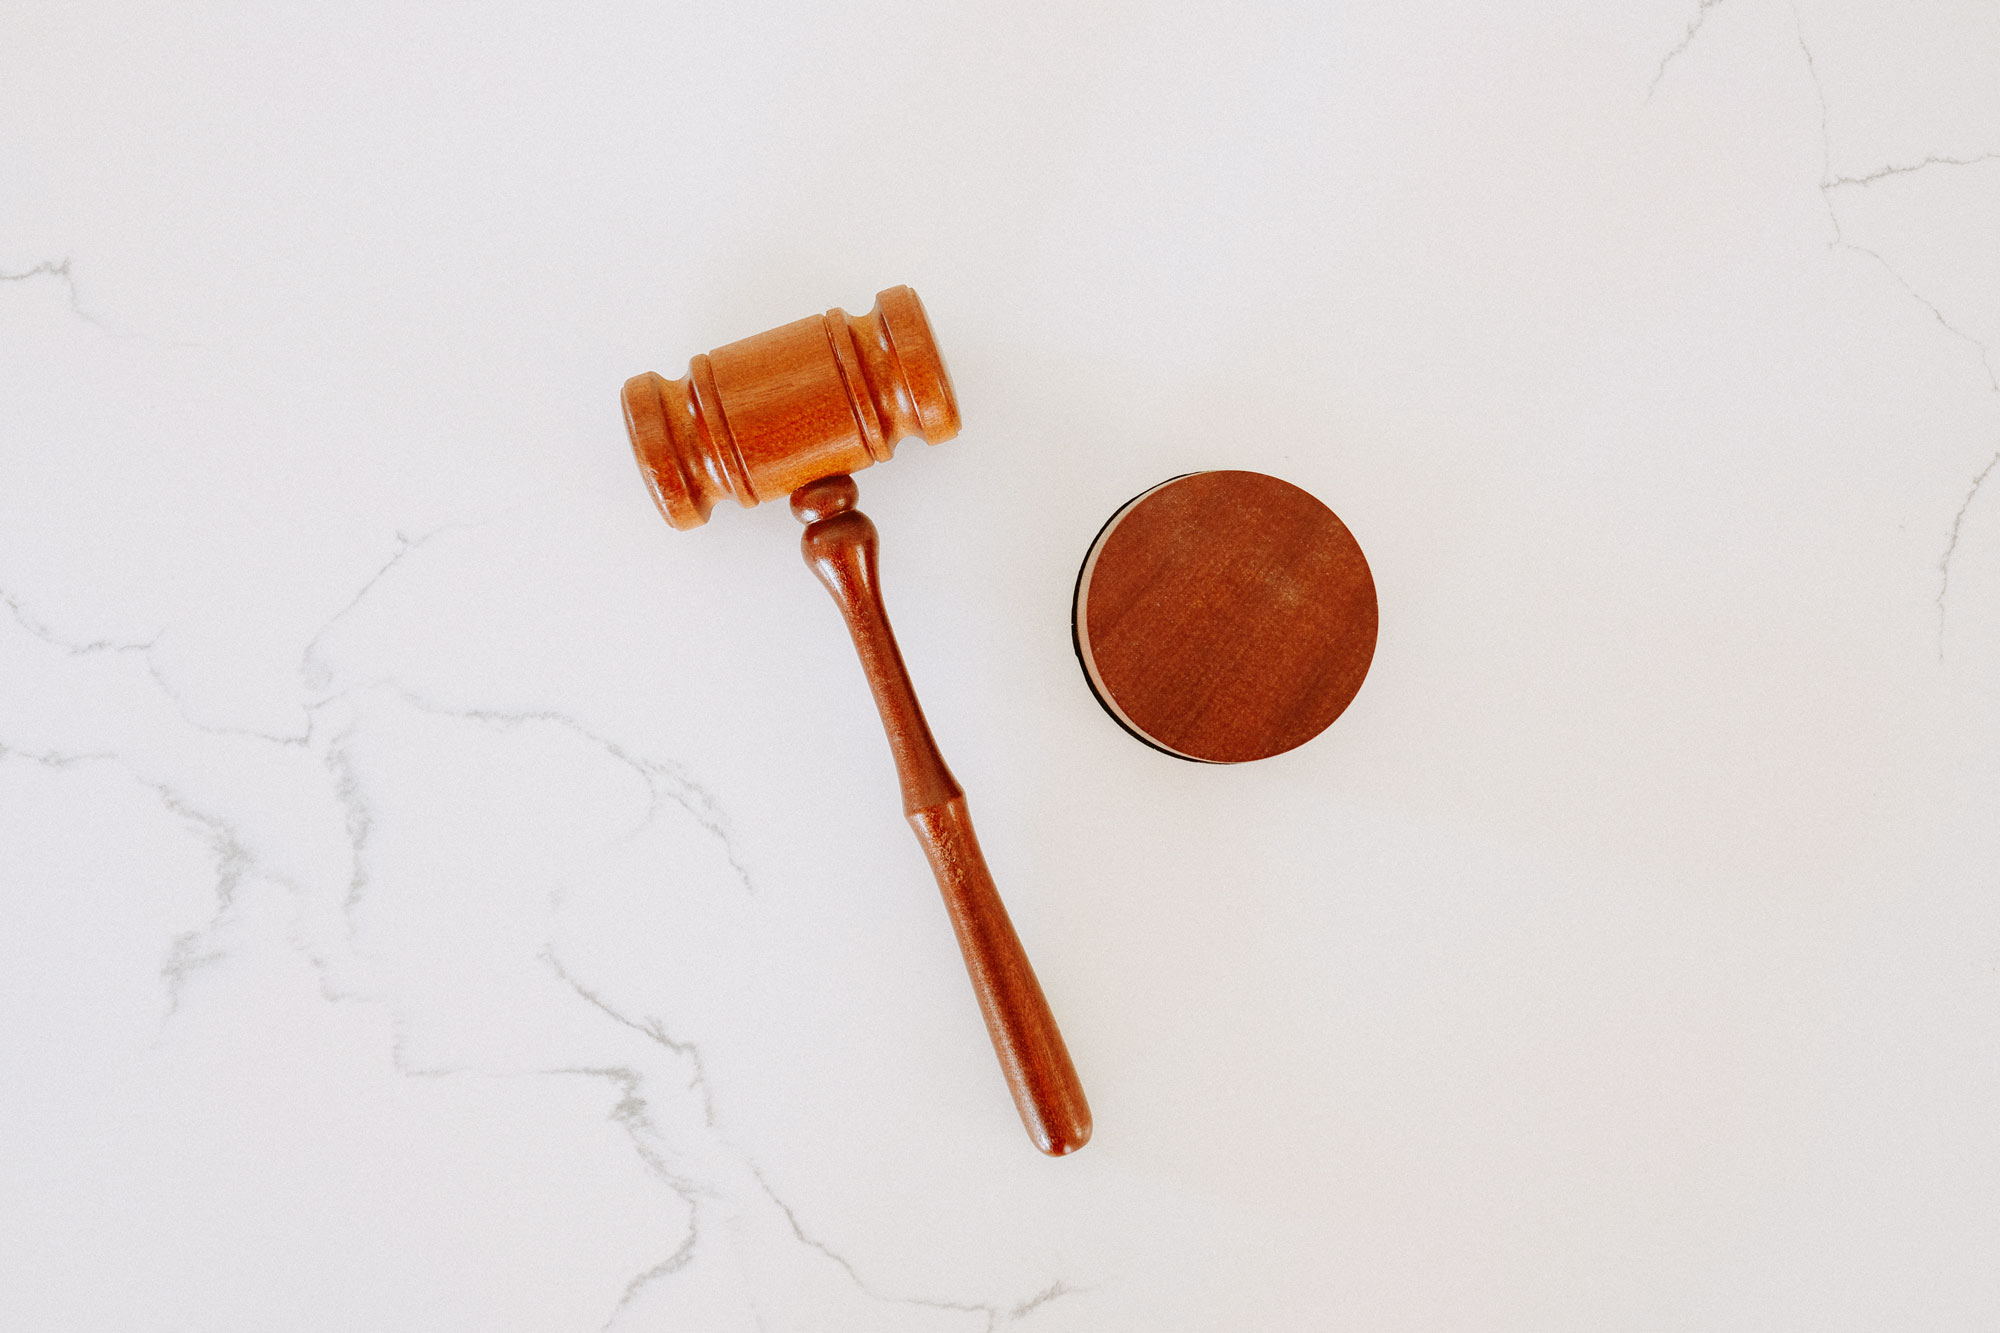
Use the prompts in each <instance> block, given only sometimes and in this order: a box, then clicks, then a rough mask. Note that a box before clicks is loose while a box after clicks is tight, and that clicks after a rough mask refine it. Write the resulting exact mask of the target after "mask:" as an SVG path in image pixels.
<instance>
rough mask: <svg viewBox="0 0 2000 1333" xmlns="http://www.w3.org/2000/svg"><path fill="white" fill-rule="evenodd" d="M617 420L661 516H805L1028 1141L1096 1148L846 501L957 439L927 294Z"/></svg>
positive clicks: (861, 518) (844, 319) (809, 542)
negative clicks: (871, 476) (863, 484)
mask: <svg viewBox="0 0 2000 1333" xmlns="http://www.w3.org/2000/svg"><path fill="white" fill-rule="evenodd" d="M624 397H625V424H626V427H627V429H628V430H630V431H631V434H632V449H633V451H634V452H635V453H636V454H637V455H638V457H639V470H640V471H641V472H642V473H644V474H645V477H646V481H647V483H648V484H649V485H650V486H651V487H652V490H653V499H654V500H655V501H656V502H658V504H659V506H660V512H661V513H663V514H664V515H666V519H667V522H668V523H670V524H672V525H673V526H674V527H677V528H698V527H700V526H701V525H702V524H703V523H706V522H707V521H708V515H709V512H710V511H711V510H713V509H714V508H715V504H716V502H717V501H718V500H720V499H722V498H723V497H724V496H734V497H735V499H736V501H737V503H739V504H741V505H742V506H743V507H744V508H745V509H748V508H751V507H752V506H754V505H758V504H761V503H763V502H764V501H765V500H769V499H772V498H774V497H776V496H780V495H789V496H790V497H791V501H792V513H793V514H794V515H796V516H797V517H798V520H799V521H800V522H801V523H804V524H805V525H806V531H805V536H804V538H803V539H802V540H801V542H800V546H801V548H802V549H803V551H804V553H805V559H806V564H807V565H809V566H810V567H811V568H812V571H813V573H815V574H817V575H818V576H819V581H820V582H821V583H823V584H825V585H826V589H827V591H828V592H830V593H832V594H833V599H834V601H835V602H837V603H839V605H840V611H841V614H842V616H844V617H845V618H846V620H847V631H848V633H849V634H850V635H852V636H853V638H854V649H855V651H856V652H857V653H859V654H860V656H861V669H862V671H863V672H864V673H865V674H866V675H867V677H868V687H869V689H870V690H872V691H873V692H874V695H875V707H876V710H877V711H878V712H880V713H881V715H882V727H883V729H884V730H885V731H887V732H888V733H889V749H890V752H891V753H892V754H893V755H894V756H895V760H896V774H897V776H898V778H900V779H901V782H902V787H903V813H904V814H905V815H907V816H908V817H909V821H910V826H911V827H912V828H914V829H915V830H916V833H917V841H918V842H920V843H922V844H923V848H924V855H925V856H927V857H929V858H930V863H931V872H932V873H933V874H934V875H936V876H937V882H938V888H939V889H940V890H941V891H942V892H943V894H944V903H945V908H946V910H947V911H949V912H950V914H951V924H952V929H953V930H954V931H956V932H957V935H958V947H959V950H960V952H961V953H963V954H964V955H965V967H966V971H967V972H968V973H970V974H971V977H972V989H973V992H974V993H975V994H976V995H977V996H978V997H979V1008H980V1011H981V1012H982V1013H983V1014H984V1015H985V1017H986V1030H987V1032H988V1034H989V1035H991V1037H992V1038H993V1050H994V1053H995V1054H996V1055H998V1056H999V1057H1000V1069H1001V1072H1002V1073H1003V1074H1005V1075H1006V1078H1007V1087H1008V1090H1009V1091H1010V1092H1012V1093H1013V1094H1014V1105H1015V1107H1016V1108H1017V1109H1018V1110H1019V1111H1020V1113H1021V1122H1022V1123H1023V1124H1024V1125H1026V1126H1027V1128H1028V1137H1030V1138H1031V1139H1033V1140H1034V1141H1035V1146H1036V1147H1038V1148H1040V1149H1041V1150H1042V1151H1043V1152H1045V1153H1048V1154H1050V1155H1051V1156H1061V1155H1062V1154H1064V1153H1072V1152H1075V1151H1076V1150H1077V1149H1078V1148H1081V1147H1082V1146H1083V1145H1084V1144H1085V1143H1087V1142H1089V1140H1090V1107H1089V1105H1088V1104H1087V1103H1086V1102H1085V1101H1084V1097H1083V1085H1082V1084H1081V1083H1080V1082H1079V1081H1078V1080H1077V1077H1076V1067H1075V1066H1074V1065H1072V1064H1071V1063H1070V1058H1069V1050H1068V1048H1067V1047H1065V1046H1064V1045H1063V1039H1062V1033H1061V1032H1060V1031H1059V1030H1058V1029H1057V1027H1056V1020H1055V1016H1054V1015H1053V1014H1051V1013H1050V1012H1049V1005H1048V1001H1047V1000H1046V999H1044V998H1043V996H1042V988H1041V984H1040V983H1039V982H1037V981H1036V980H1035V971H1034V969H1033V968H1032V967H1030V966H1029V964H1028V955H1027V953H1026V952H1025V951H1023V950H1022V948H1021V941H1020V939H1019V937H1017V936H1016V935H1015V933H1014V926H1013V923H1012V922H1011V921H1009V920H1008V918H1007V908H1006V907H1005V905H1003V904H1002V903H1001V901H1000V894H999V892H998V890H996V889H995V888H994V887H993V876H992V873H991V872H990V871H988V870H987V868H986V860H985V858H984V857H983V856H981V855H980V851H979V839H978V837H977V836H975V835H974V833H973V831H972V818H971V816H970V815H969V814H967V813H966V806H965V789H964V788H962V787H960V786H959V785H958V781H957V779H955V778H954V777H952V775H951V770H950V769H949V768H947V767H945V762H944V756H943V755H941V754H939V753H938V748H937V742H936V741H935V740H933V739H932V738H931V729H930V725H929V724H928V723H927V722H925V721H924V710H923V708H922V707H921V706H920V705H919V704H918V703H917V694H916V691H915V690H914V689H913V688H912V687H911V685H910V676H909V672H908V671H907V670H905V669H904V666H903V655H902V653H901V651H900V650H898V649H897V647H896V634H895V631H894V630H892V629H890V628H889V616H888V613H887V612H886V611H884V610H883V608H882V594H881V592H880V590H879V588H878V587H877V583H876V573H875V547H876V542H875V525H874V524H873V523H872V522H870V521H869V519H868V516H867V515H866V514H863V513H862V512H861V511H860V510H858V509H856V508H855V507H854V505H855V501H856V499H857V498H858V494H859V492H858V491H857V490H856V488H855V485H854V481H853V479H852V478H851V477H849V476H848V474H849V473H850V472H856V471H859V470H860V469H861V468H865V467H867V466H868V465H870V464H871V463H876V462H886V461H887V460H888V459H889V458H890V457H891V456H892V455H893V454H894V453H895V451H896V445H897V444H898V443H899V442H900V441H902V440H904V439H906V438H908V437H910V436H913V435H914V436H916V437H917V438H918V439H921V440H924V441H925V442H927V443H930V444H942V443H943V442H944V441H946V440H949V439H950V438H952V437H953V436H954V435H956V434H958V402H957V400H956V398H955V397H954V396H953V394H952V388H951V377H950V376H949V374H947V372H946V371H945V367H944V358H943V357H941V356H940V355H939V354H938V349H937V342H936V340H935V339H934V338H933V337H932V336H931V326H930V320H929V319H928V318H927V317H926V316H925V314H924V307H923V302H921V301H919V300H918V299H917V294H916V293H915V292H913V291H911V290H910V289H909V288H908V287H891V288H889V289H888V290H887V291H885V292H879V293H877V294H876V297H875V308H874V309H873V310H870V311H869V312H868V313H867V314H865V315H860V316H855V315H849V314H848V313H847V312H845V311H843V310H829V311H827V313H826V314H824V315H813V316H810V317H809V318H806V319H801V320H799V321H797V322H796V323H792V324H787V325H785V326H784V327H783V328H777V329H772V330H771V331H770V332H768V333H760V334H758V335H757V336H756V337H754V338H745V339H743V340H742V341H741V342H733V343H730V344H729V345H728V346H726V347H718V348H716V349H715V350H714V351H712V352H709V353H708V354H707V355H705V356H697V357H695V358H694V359H693V360H692V361H690V362H689V363H688V373H687V374H686V375H685V376H683V377H682V378H680V379H677V380H669V379H665V378H663V377H661V376H659V375H655V374H650V373H648V374H644V375H635V376H633V377H632V378H631V379H629V380H627V381H625V393H624Z"/></svg>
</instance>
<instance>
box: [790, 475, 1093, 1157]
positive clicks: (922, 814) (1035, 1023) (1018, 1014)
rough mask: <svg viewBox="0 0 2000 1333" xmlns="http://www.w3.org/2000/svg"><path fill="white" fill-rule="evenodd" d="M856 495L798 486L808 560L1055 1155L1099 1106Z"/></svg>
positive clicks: (994, 1023) (1016, 1075)
mask: <svg viewBox="0 0 2000 1333" xmlns="http://www.w3.org/2000/svg"><path fill="white" fill-rule="evenodd" d="M856 498H857V493H856V490H855V486H854V482H853V481H852V480H851V479H850V478H848V477H845V476H838V477H825V478H822V479H820V480H818V481H815V482H811V483H809V484H807V485H805V486H802V487H800V488H799V489H798V490H797V491H796V492H794V493H793V495H792V512H793V513H794V514H796V515H798V517H799V519H800V521H801V522H803V523H805V524H806V530H805V536H804V537H803V538H802V539H801V541H800V546H801V549H802V550H803V551H804V553H805V559H806V564H807V565H809V566H810V567H811V568H812V571H813V573H814V574H817V575H818V576H819V581H820V582H821V583H823V584H825V585H826V590H827V591H828V592H830V593H832V594H833V600H834V601H835V602H837V603H839V605H840V612H841V615H842V616H843V617H845V619H846V621H847V631H848V633H849V634H850V635H852V636H853V638H854V650H855V652H857V653H858V654H860V657H861V669H862V671H863V672H865V673H866V674H867V676H868V688H869V689H870V690H872V691H873V692H874V694H875V707H876V710H877V711H878V712H880V713H881V715H882V728H883V730H884V731H886V732H888V734H889V749H890V751H891V752H892V753H893V754H894V755H895V759H896V775H897V777H898V778H899V779H900V780H901V782H902V787H903V812H904V813H905V814H906V815H908V816H909V820H910V827H911V828H913V829H915V830H916V833H917V841H919V842H921V843H922V844H923V847H924V855H925V856H927V857H929V858H930V863H931V873H933V874H934V875H936V876H937V882H938V888H939V890H940V891H942V892H943V894H944V905H945V910H946V911H948V912H949V913H950V914H951V924H952V929H953V930H954V931H955V932H957V935H958V948H959V952H960V953H962V954H964V955H965V969H966V971H967V972H968V973H969V974H970V975H971V978H972V990H973V993H974V994H975V995H977V996H978V997H979V1009H980V1012H981V1013H982V1014H984V1015H985V1018H986V1031H987V1033H988V1035H990V1036H991V1037H992V1039H993V1051H994V1054H996V1055H998V1056H999V1057H1000V1071H1001V1073H1003V1074H1004V1075H1005V1076H1006V1078H1007V1088H1008V1091H1010V1092H1012V1093H1013V1095H1014V1106H1015V1108H1016V1109H1017V1110H1019V1111H1020V1113H1021V1123H1022V1124H1024V1125H1026V1126H1027V1129H1028V1137H1029V1138H1031V1139H1033V1140H1034V1142H1035V1146H1036V1147H1037V1148H1040V1149H1041V1150H1042V1151H1043V1152H1045V1153H1048V1154H1049V1155H1050V1156H1053V1157H1059V1156H1061V1155H1063V1154H1064V1153H1072V1152H1075V1151H1076V1150H1077V1149H1078V1148H1081V1147H1082V1146H1083V1145H1084V1144H1085V1143H1087V1142H1089V1140H1090V1106H1089V1104H1088V1103H1087V1102H1085V1101H1084V1097H1083V1085H1082V1083H1080V1082H1079V1081H1078V1080H1077V1076H1076V1067H1075V1066H1074V1065H1072V1064H1071V1063H1070V1058H1069V1049H1068V1048H1067V1047H1066V1046H1064V1045H1063V1039H1062V1033H1061V1031H1060V1030H1058V1029H1057V1027H1056V1020H1055V1015H1054V1014H1052V1013H1050V1012H1049V1003H1048V1001H1047V1000H1046V999H1045V998H1043V996H1042V988H1041V984H1040V983H1039V982H1037V981H1036V980H1035V970H1034V968H1033V967H1031V966H1029V964H1028V955H1027V953H1026V952H1025V951H1024V950H1023V949H1022V948H1021V941H1020V938H1019V937H1018V936H1016V935H1015V933H1014V926H1013V923H1012V922H1011V921H1009V920H1008V918H1007V908H1006V907H1005V906H1004V905H1003V904H1002V903H1001V901H1000V894H999V891H998V890H997V889H995V888H994V887H993V875H992V872H990V871H989V870H987V868H986V858H985V857H984V856H982V855H981V854H980V851H979V839H978V837H977V836H976V835H975V834H974V833H973V831H972V818H971V816H970V815H969V814H967V813H966V808H965V789H964V788H962V787H960V786H959V785H958V781H957V779H955V778H954V777H952V775H951V770H950V769H949V768H947V767H945V762H944V756H943V755H941V754H940V753H938V748H937V742H936V741H935V740H933V739H932V737H931V729H930V724H929V723H927V722H926V721H925V720H924V710H923V708H922V706H921V705H919V704H918V703H917V694H916V691H915V690H914V689H913V688H912V687H911V685H910V674H909V672H908V671H907V670H906V669H905V668H904V666H903V654H902V652H901V651H900V650H899V649H898V648H897V647H896V634H895V631H894V630H892V629H890V627H889V616H888V613H887V612H886V611H884V610H883V608H882V594H881V590H880V588H879V587H878V585H877V582H876V564H875V549H876V538H875V525H874V523H872V522H870V521H869V518H868V516H867V515H866V514H863V513H862V512H860V511H859V510H857V509H855V508H854V502H855V499H856Z"/></svg>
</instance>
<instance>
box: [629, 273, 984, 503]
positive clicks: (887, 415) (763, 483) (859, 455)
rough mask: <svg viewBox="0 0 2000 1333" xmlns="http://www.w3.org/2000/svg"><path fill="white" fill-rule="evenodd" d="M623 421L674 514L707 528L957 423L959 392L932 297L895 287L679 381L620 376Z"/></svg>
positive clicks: (748, 344) (941, 435)
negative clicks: (738, 509)
mask: <svg viewBox="0 0 2000 1333" xmlns="http://www.w3.org/2000/svg"><path fill="white" fill-rule="evenodd" d="M625 424H626V426H627V428H628V429H629V430H630V431H631V433H632V448H633V449H634V450H635V451H636V452H637V453H638V455H639V468H640V470H641V471H642V472H644V473H645V475H646V480H647V482H648V483H650V484H651V486H652V488H653V498H654V499H655V500H656V501H657V502H658V503H659V506H660V512H662V513H663V514H665V515H666V516H667V522H669V523H671V524H673V525H674V526H675V527H677V528H698V527H700V526H701V525H702V524H703V523H706V522H707V521H708V515H709V511H710V510H712V509H714V508H715V505H716V502H717V501H719V500H721V499H723V498H724V497H730V496H733V497H734V498H735V500H736V502H737V503H738V504H740V505H742V506H743V507H744V508H745V509H749V508H751V507H752V506H754V505H759V504H762V503H763V502H764V501H766V500H772V499H777V498H780V497H783V496H787V495H790V494H791V493H792V492H793V491H795V490H797V489H798V488H799V487H801V486H803V485H805V484H806V483H807V482H809V481H816V480H818V479H819V478H821V477H827V476H832V475H834V474H836V473H847V472H859V471H860V470H861V469H862V468H865V467H867V466H868V465H869V464H871V463H886V462H888V461H889V458H890V456H891V455H893V454H894V453H895V452H896V445H897V444H898V443H899V442H900V441H902V440H905V439H907V438H909V437H910V436H913V435H914V436H916V437H917V438H918V439H921V440H924V441H925V442H927V443H929V444H943V443H944V442H945V441H946V440H949V439H950V438H951V437H952V436H954V435H956V434H958V401H957V399H956V398H955V397H954V396H953V395H952V391H951V377H950V375H949V374H947V373H946V371H945V368H944V358H942V357H941V356H939V355H938V349H937V342H936V341H935V340H934V339H933V338H932V337H931V325H930V320H928V319H927V318H925V316H924V306H923V302H922V301H919V300H918V299H917V294H916V293H915V292H913V291H911V290H910V289H909V288H908V287H891V288H889V290H887V291H885V292H881V293H879V294H878V295H877V296H876V298H875V308H874V309H873V310H870V311H869V312H868V313H867V314H865V315H850V314H848V313H847V312H846V311H844V310H838V309H835V310H829V311H827V312H826V313H825V314H824V315H812V316H809V317H807V318H805V319H801V320H797V321H795V322H793V323H790V324H787V325H785V326H784V327H783V328H778V329H772V330H771V331H770V332H768V333H760V334H758V335H757V336H756V337H754V338H745V339H743V340H742V341H741V342H733V343H730V344H729V345H728V346H726V347H718V348H716V349H715V350H714V351H712V352H709V353H707V354H705V355H702V356H697V357H695V358H694V359H693V360H692V361H690V362H689V363H688V373H687V374H685V375H683V376H682V377H681V378H679V379H677V380H670V379H666V378H664V377H662V376H660V375H654V374H646V375H634V376H633V377H632V378H631V379H629V380H627V381H625Z"/></svg>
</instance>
